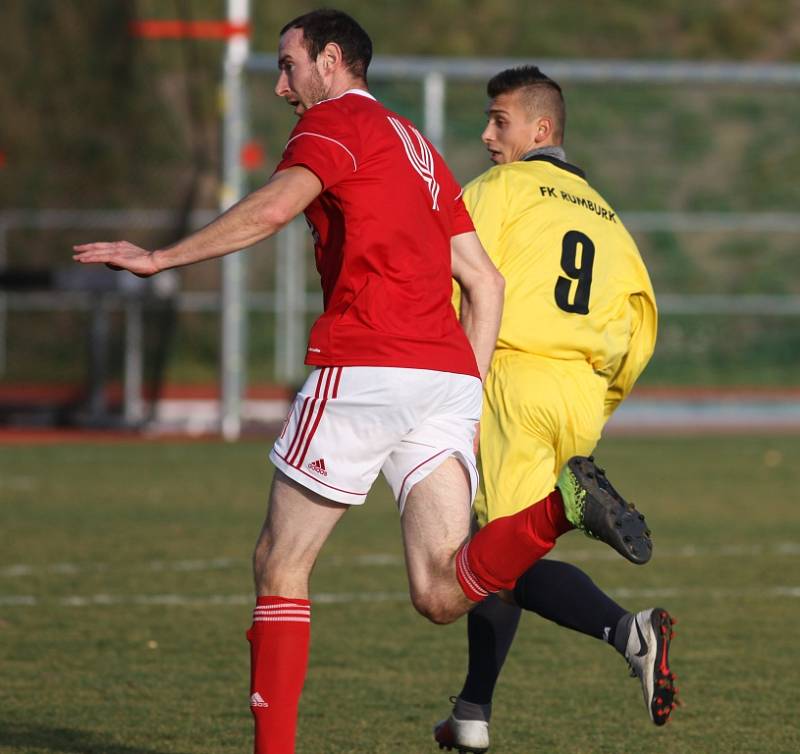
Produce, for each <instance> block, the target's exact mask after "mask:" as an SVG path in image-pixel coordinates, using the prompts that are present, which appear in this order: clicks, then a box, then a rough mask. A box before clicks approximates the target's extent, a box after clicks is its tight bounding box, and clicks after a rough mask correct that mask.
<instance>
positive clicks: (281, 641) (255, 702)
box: [247, 597, 311, 754]
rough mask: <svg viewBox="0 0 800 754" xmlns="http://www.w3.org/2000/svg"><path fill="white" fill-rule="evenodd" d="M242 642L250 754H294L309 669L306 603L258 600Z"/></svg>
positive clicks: (309, 612)
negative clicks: (246, 650) (251, 726)
mask: <svg viewBox="0 0 800 754" xmlns="http://www.w3.org/2000/svg"><path fill="white" fill-rule="evenodd" d="M247 638H248V640H249V641H250V710H251V712H252V713H253V717H254V718H255V749H254V751H255V754H294V736H295V729H296V727H297V705H298V702H299V701H300V694H301V692H302V691H303V682H304V681H305V677H306V666H307V665H308V645H309V641H310V638H311V603H310V602H309V601H308V600H299V599H288V598H286V597H259V598H258V599H257V600H256V608H255V610H254V611H253V625H252V626H251V628H250V630H249V631H248V632H247Z"/></svg>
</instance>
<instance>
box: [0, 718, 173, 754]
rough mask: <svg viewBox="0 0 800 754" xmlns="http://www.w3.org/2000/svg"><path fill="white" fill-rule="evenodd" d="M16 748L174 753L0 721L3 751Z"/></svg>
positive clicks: (71, 753) (75, 753) (81, 753)
mask: <svg viewBox="0 0 800 754" xmlns="http://www.w3.org/2000/svg"><path fill="white" fill-rule="evenodd" d="M6 746H8V747H15V748H17V749H19V750H20V751H21V752H27V751H30V750H31V749H44V750H46V751H56V752H67V754H175V752H166V751H163V750H160V749H143V748H141V747H140V746H126V745H124V744H118V743H113V742H111V741H109V740H106V739H104V737H103V734H102V733H96V732H94V731H89V730H74V729H71V728H48V727H47V726H43V725H35V726H34V725H19V724H15V723H13V722H9V721H6V720H4V721H0V750H3V751H5V749H4V748H3V747H6Z"/></svg>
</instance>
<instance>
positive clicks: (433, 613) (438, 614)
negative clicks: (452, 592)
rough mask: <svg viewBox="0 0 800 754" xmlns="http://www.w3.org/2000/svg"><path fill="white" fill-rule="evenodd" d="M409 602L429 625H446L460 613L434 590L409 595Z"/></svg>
mask: <svg viewBox="0 0 800 754" xmlns="http://www.w3.org/2000/svg"><path fill="white" fill-rule="evenodd" d="M411 602H412V604H413V605H414V608H415V609H416V611H417V612H418V613H419V614H420V615H422V616H424V617H425V618H427V619H428V620H429V621H430V622H431V623H436V624H438V625H446V624H448V623H452V622H453V621H454V620H456V618H458V617H459V616H460V615H461V613H460V612H459V611H458V610H457V608H456V606H454V605H452V604H451V603H450V601H449V600H448V599H447V598H446V597H445V595H444V594H440V593H437V592H436V591H435V590H430V591H425V592H417V591H414V592H412V593H411Z"/></svg>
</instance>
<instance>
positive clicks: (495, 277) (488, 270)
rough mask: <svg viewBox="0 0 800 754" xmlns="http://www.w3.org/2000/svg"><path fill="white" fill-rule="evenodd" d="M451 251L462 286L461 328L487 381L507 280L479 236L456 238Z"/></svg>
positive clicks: (471, 234) (452, 242) (467, 234)
mask: <svg viewBox="0 0 800 754" xmlns="http://www.w3.org/2000/svg"><path fill="white" fill-rule="evenodd" d="M450 248H451V256H452V267H453V277H454V278H455V279H456V280H457V281H458V284H459V286H461V325H462V327H463V328H464V332H465V333H466V334H467V338H468V339H469V342H470V344H471V345H472V350H473V351H474V352H475V360H476V361H477V362H478V369H479V370H480V373H481V378H482V379H485V377H486V374H487V372H488V371H489V364H490V363H491V361H492V354H493V353H494V348H495V344H496V343H497V334H498V332H500V320H501V319H502V316H503V296H504V293H505V280H504V279H503V276H502V275H501V274H500V272H499V271H498V269H497V267H495V266H494V263H493V262H492V260H491V259H490V258H489V256H488V254H487V253H486V251H485V250H484V248H483V246H482V245H481V242H480V241H479V240H478V235H477V234H476V233H474V232H470V233H461V234H459V235H457V236H453V237H452V238H451V239H450Z"/></svg>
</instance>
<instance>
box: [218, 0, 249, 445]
mask: <svg viewBox="0 0 800 754" xmlns="http://www.w3.org/2000/svg"><path fill="white" fill-rule="evenodd" d="M249 19H250V2H249V0H228V21H229V22H230V23H231V24H236V25H244V24H247V23H248V22H249ZM249 50H250V42H249V38H248V36H247V33H246V32H243V33H241V34H235V35H233V36H231V37H230V38H229V39H228V44H227V48H226V52H225V63H224V67H223V92H222V95H223V108H224V115H223V124H222V139H223V149H222V152H223V166H222V195H221V197H220V209H221V210H222V211H223V212H224V211H225V210H227V209H228V208H229V207H231V206H232V205H233V204H235V203H236V202H237V201H239V199H241V198H242V196H244V193H245V180H244V171H243V170H242V165H241V159H240V155H241V150H242V144H243V143H244V138H245V134H244V130H245V123H244V91H243V89H244V87H243V82H242V78H243V72H244V64H245V61H246V60H247V55H248V53H249ZM245 296H246V289H245V258H244V256H243V254H242V253H241V252H240V253H238V254H229V255H228V256H226V257H224V258H223V260H222V344H221V352H220V359H221V364H220V372H221V379H222V396H221V402H220V429H221V431H222V436H223V437H224V438H225V439H226V440H235V439H237V438H238V437H239V434H240V433H241V429H242V415H241V414H242V411H241V408H242V405H241V404H242V397H243V393H244V371H245V322H246V316H247V309H246V301H245Z"/></svg>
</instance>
